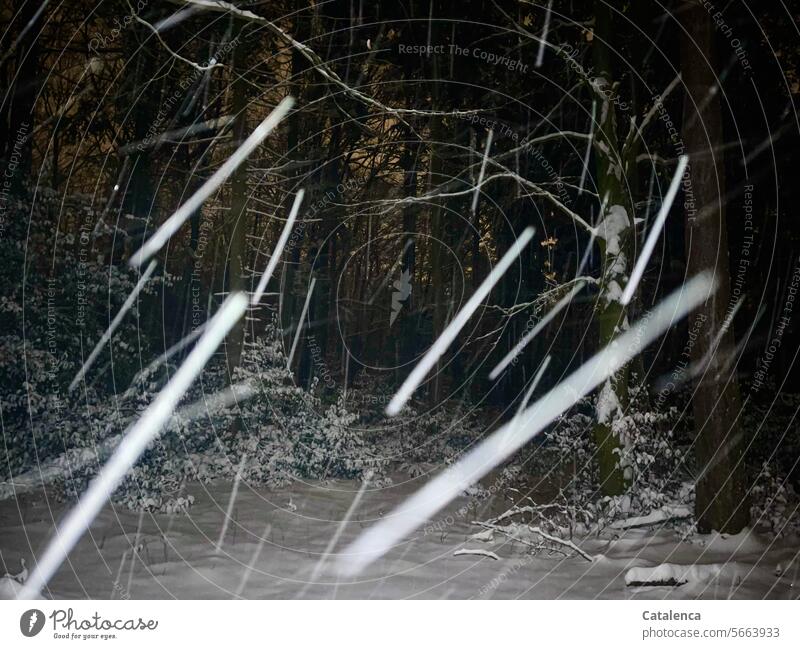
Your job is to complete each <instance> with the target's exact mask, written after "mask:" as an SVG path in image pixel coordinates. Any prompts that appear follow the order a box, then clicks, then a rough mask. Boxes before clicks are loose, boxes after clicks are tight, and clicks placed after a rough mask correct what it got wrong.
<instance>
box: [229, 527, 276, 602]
mask: <svg viewBox="0 0 800 649" xmlns="http://www.w3.org/2000/svg"><path fill="white" fill-rule="evenodd" d="M271 530H272V525H270V524H269V523H267V525H266V527H265V528H264V531H263V532H262V533H261V537H260V538H259V539H258V545H257V546H256V549H255V551H254V552H253V556H252V557H250V563H248V564H247V568H246V569H245V571H244V572H243V573H242V580H241V581H240V582H239V587H238V588H237V589H236V593H235V596H236V597H241V596H242V593H243V592H244V589H245V587H246V586H247V582H248V581H249V580H250V575H251V574H252V573H253V569H254V568H255V566H256V563H257V562H258V557H259V556H261V550H262V549H263V548H264V543H265V542H266V540H267V535H268V534H269V533H270V531H271Z"/></svg>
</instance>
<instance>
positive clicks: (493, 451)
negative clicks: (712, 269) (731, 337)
mask: <svg viewBox="0 0 800 649" xmlns="http://www.w3.org/2000/svg"><path fill="white" fill-rule="evenodd" d="M713 288H714V280H713V277H712V275H711V274H710V273H703V274H701V275H698V276H697V277H695V278H694V279H692V280H690V281H689V282H688V283H687V284H685V285H684V286H683V287H682V288H680V289H678V290H677V291H675V292H674V293H673V294H672V295H670V296H669V297H667V298H666V299H665V300H664V301H662V302H661V303H660V304H659V305H658V306H657V307H656V308H655V309H653V311H652V312H649V313H648V314H647V315H646V316H644V317H643V318H642V320H640V321H639V322H638V323H637V324H636V325H634V326H632V327H631V328H630V329H629V330H628V331H626V332H625V333H623V334H622V335H621V336H619V337H618V338H617V339H616V340H615V341H613V342H612V343H611V344H610V345H608V346H606V347H605V348H604V349H603V350H602V351H600V352H598V353H597V354H596V355H595V356H594V357H593V358H592V359H590V360H589V361H588V362H586V363H585V364H584V365H582V366H581V367H580V368H579V369H578V370H576V371H575V372H574V373H573V374H571V375H570V376H569V377H567V378H566V379H565V380H564V381H562V382H561V383H559V384H558V385H557V386H556V387H554V388H553V389H552V390H550V391H549V392H548V393H547V394H545V395H544V396H543V397H542V398H541V399H539V400H538V401H536V402H535V403H534V404H533V405H532V406H530V407H529V408H528V409H527V410H526V411H525V412H524V413H523V414H522V415H521V417H519V418H514V419H512V420H511V421H510V422H508V423H507V424H505V425H504V426H501V427H500V428H499V429H498V430H496V431H495V432H494V433H492V434H491V435H490V436H489V437H488V438H487V439H486V440H485V441H483V442H481V443H480V444H479V445H478V446H477V447H476V448H474V449H473V450H472V451H470V452H469V453H467V454H466V455H465V456H464V457H463V458H462V459H461V460H459V461H458V462H456V463H455V464H454V465H452V466H451V467H449V468H448V469H446V470H445V471H443V472H442V473H441V474H440V475H438V476H437V477H436V478H434V479H433V480H431V481H430V482H429V483H428V484H427V485H426V486H424V487H423V488H422V489H420V490H419V491H417V492H416V493H415V494H414V495H413V496H411V497H410V498H409V499H408V500H406V502H405V503H403V504H402V505H400V506H399V507H398V508H397V509H395V510H394V511H393V512H391V513H390V514H388V515H386V516H385V517H384V519H383V520H382V521H381V522H379V523H378V524H376V525H374V526H373V527H372V528H370V529H369V530H368V531H367V532H365V533H364V534H362V535H361V536H360V537H359V538H358V539H356V541H355V542H353V543H352V544H351V545H350V546H348V547H347V548H345V550H344V552H343V553H342V554H341V555H340V556H341V559H340V564H341V567H342V571H343V573H344V574H347V575H351V576H354V575H357V574H358V573H360V572H361V571H362V570H363V569H364V568H365V567H366V566H368V565H369V564H371V563H372V562H373V561H375V560H376V559H378V558H380V557H381V556H383V555H384V554H386V552H388V551H389V550H390V549H391V548H392V547H393V546H395V545H396V544H397V543H399V542H400V541H401V540H402V539H403V538H404V537H405V536H406V535H407V534H409V533H410V532H411V531H413V530H414V529H415V528H417V527H418V526H419V525H420V524H421V523H423V522H425V521H427V520H429V519H430V518H431V516H433V515H434V514H435V513H436V512H437V511H439V510H440V509H441V508H442V507H444V506H445V505H447V503H449V502H450V501H451V500H453V499H454V498H456V497H457V496H458V495H459V494H460V493H462V492H463V491H464V489H466V488H467V487H469V486H470V485H472V484H474V483H475V482H476V481H477V480H479V479H480V478H481V477H483V476H484V475H486V473H488V472H489V471H491V470H492V469H493V468H494V467H496V466H498V465H499V464H500V463H501V462H503V461H504V460H505V459H506V458H508V457H509V456H510V455H511V454H513V453H514V452H515V451H516V450H518V449H519V448H521V447H522V446H523V445H524V444H526V443H527V442H529V441H530V440H531V439H533V437H535V436H536V435H538V434H539V433H541V432H542V431H543V430H544V429H545V427H546V426H548V425H549V424H550V423H552V422H553V421H554V420H555V419H556V418H557V417H559V416H560V415H562V414H563V413H564V412H566V411H567V410H568V409H569V408H571V407H572V406H573V405H574V404H575V403H577V402H578V400H579V399H581V398H582V397H583V396H585V395H586V394H588V393H589V392H591V391H592V390H594V389H595V388H596V387H598V386H599V385H601V384H602V383H603V382H604V381H606V380H607V379H608V378H609V377H611V376H612V375H613V374H614V373H615V372H616V371H617V370H619V369H620V368H621V367H623V366H624V365H625V364H626V363H627V362H628V361H629V360H630V359H631V358H633V357H634V356H636V355H637V354H639V353H640V352H641V351H642V350H643V349H644V348H645V347H647V346H648V345H649V344H650V343H652V342H654V341H655V340H656V339H657V338H658V337H659V336H660V335H661V334H663V333H664V332H665V331H667V329H669V328H670V327H671V326H673V325H674V324H675V323H676V322H677V321H678V320H680V319H682V318H683V317H685V316H686V315H687V314H688V313H689V312H691V311H692V310H693V309H695V308H696V307H697V306H699V305H700V304H702V302H703V301H704V300H706V299H707V298H708V295H709V294H710V293H711V292H712V290H713Z"/></svg>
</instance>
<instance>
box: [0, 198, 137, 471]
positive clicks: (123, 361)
mask: <svg viewBox="0 0 800 649" xmlns="http://www.w3.org/2000/svg"><path fill="white" fill-rule="evenodd" d="M7 205H8V211H7V214H6V226H7V227H6V229H5V232H4V236H3V237H2V238H0V285H2V287H3V289H2V296H0V377H2V385H3V418H4V456H3V465H4V467H6V469H5V470H6V471H10V472H11V473H12V474H18V473H20V472H21V471H24V470H26V469H30V468H32V467H34V466H36V465H37V464H38V463H40V462H43V461H46V460H47V459H48V458H50V457H52V456H53V455H56V454H59V453H63V452H64V451H65V450H66V449H69V448H75V447H82V446H92V445H93V444H94V443H95V441H96V440H97V439H102V438H103V437H104V436H106V435H107V434H109V433H110V432H112V430H109V428H108V426H109V425H110V424H113V426H112V428H116V427H117V424H118V422H120V421H122V420H124V419H125V418H126V416H127V413H126V412H124V409H123V408H124V407H123V406H121V404H120V403H119V402H115V401H114V400H113V399H109V398H108V397H109V394H112V393H113V389H114V385H115V383H117V382H123V383H124V382H126V381H128V380H130V377H131V376H132V375H133V373H134V371H135V369H136V365H137V363H138V361H139V353H140V352H141V353H142V354H144V355H146V354H148V353H149V348H148V347H147V340H146V336H144V337H142V336H137V335H136V334H137V327H138V322H137V320H138V312H137V307H136V305H134V307H133V308H132V309H131V311H130V312H129V314H128V316H127V318H126V319H125V320H124V321H123V322H122V324H121V325H120V327H119V329H118V331H117V335H116V336H115V337H114V339H113V341H112V343H111V344H109V345H107V346H106V349H105V350H104V351H103V353H101V354H100V356H99V357H98V358H97V360H96V361H95V364H94V366H93V368H92V372H91V374H90V375H89V376H88V377H87V379H86V383H85V385H83V384H82V385H81V386H79V388H78V389H77V390H75V391H73V392H71V393H70V392H69V391H68V389H67V386H68V385H69V383H70V381H71V380H72V378H73V376H74V375H75V373H76V372H77V370H78V369H79V367H80V365H81V363H82V362H83V359H85V358H86V357H87V356H88V355H89V353H90V351H91V349H92V348H93V347H94V345H95V344H96V343H97V341H98V340H99V339H100V337H101V336H102V334H103V332H104V331H105V329H106V328H107V327H108V324H109V322H110V320H111V317H113V314H114V313H116V311H117V310H119V308H120V307H121V305H122V303H123V301H124V300H125V298H126V296H127V295H128V294H129V293H130V291H131V290H132V289H133V287H134V285H135V284H136V282H137V280H138V276H137V273H136V272H135V271H133V270H131V269H129V268H128V267H127V266H126V265H124V264H119V265H117V264H112V263H110V262H109V258H110V256H109V252H108V251H109V250H111V249H112V248H113V246H112V237H111V234H110V231H107V230H105V229H103V228H99V229H98V232H95V230H94V226H95V224H96V222H97V219H98V214H97V213H96V212H95V210H94V209H93V208H92V207H91V205H90V204H89V203H88V201H87V200H85V199H83V198H81V197H63V196H60V195H58V194H55V193H54V192H52V191H50V190H48V189H47V188H43V187H42V188H39V189H38V190H37V192H36V201H35V202H33V201H32V199H31V197H30V196H29V197H27V198H22V199H20V198H9V200H8V203H7ZM67 223H72V224H73V225H75V224H77V230H78V232H79V235H77V236H75V235H64V234H63V232H62V231H61V230H60V229H59V227H58V226H59V224H67ZM73 229H75V228H73ZM152 290H153V289H152V285H148V286H147V287H146V288H145V291H144V293H143V296H142V299H143V300H147V296H148V294H152ZM129 341H141V342H142V343H143V347H142V349H139V347H138V344H137V345H134V344H131V343H130V342H129ZM112 353H113V357H112ZM112 359H113V363H112Z"/></svg>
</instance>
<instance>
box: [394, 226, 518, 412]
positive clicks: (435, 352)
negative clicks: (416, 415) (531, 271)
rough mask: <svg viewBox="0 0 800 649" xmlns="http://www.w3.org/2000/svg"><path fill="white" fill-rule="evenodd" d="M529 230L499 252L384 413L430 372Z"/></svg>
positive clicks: (397, 405) (403, 401)
mask: <svg viewBox="0 0 800 649" xmlns="http://www.w3.org/2000/svg"><path fill="white" fill-rule="evenodd" d="M533 233H534V229H533V228H532V227H528V228H525V230H524V232H523V233H522V234H521V235H520V237H519V239H517V240H516V241H515V242H514V245H513V246H511V248H510V249H509V251H508V252H507V253H506V254H505V255H503V258H502V259H501V260H500V261H499V262H498V264H497V266H495V267H494V268H493V269H492V272H491V273H489V276H488V277H487V278H486V279H485V280H483V283H482V284H481V285H480V286H479V287H478V290H476V291H475V293H474V294H473V296H472V297H471V298H470V299H469V302H467V303H466V304H465V305H464V308H463V309H461V311H459V312H458V314H456V317H455V318H453V320H452V321H451V322H450V324H449V325H447V327H446V328H445V330H444V331H443V332H442V334H441V335H440V336H439V337H438V338H437V339H436V341H435V342H434V343H433V345H431V348H430V349H429V350H428V351H427V353H426V354H425V356H423V357H422V360H420V362H419V363H418V364H417V366H416V367H415V368H414V369H413V370H412V372H411V374H409V375H408V378H406V380H405V381H404V382H403V385H401V386H400V389H399V390H398V391H397V394H395V395H394V397H392V400H391V401H390V402H389V405H388V406H387V408H386V414H388V415H389V416H394V415H396V414H397V413H399V412H400V410H401V409H402V408H403V406H404V405H405V404H406V403H407V402H408V400H409V399H410V398H411V395H412V394H413V393H414V390H416V389H417V387H418V386H419V384H420V383H422V381H423V379H424V378H425V377H426V376H427V374H428V372H430V371H431V369H432V368H433V366H434V365H436V363H437V362H438V361H439V359H440V358H441V357H442V355H443V354H444V352H445V351H446V350H447V348H448V347H449V346H450V344H451V343H452V342H453V340H455V338H456V336H457V335H458V332H459V331H461V329H462V328H463V327H464V325H465V324H467V321H468V320H469V319H470V318H471V317H472V314H473V313H474V312H475V311H476V310H477V308H478V307H479V306H480V304H481V303H482V302H483V300H485V299H486V297H487V296H488V295H489V293H490V292H491V290H492V288H494V285H495V284H497V282H498V281H499V280H500V278H501V277H502V276H503V275H504V274H505V272H506V271H507V270H508V268H509V267H510V266H511V264H512V263H514V260H515V259H516V258H517V257H518V256H519V254H520V253H521V252H522V250H523V248H525V246H526V245H528V242H529V241H530V240H531V239H532V238H533Z"/></svg>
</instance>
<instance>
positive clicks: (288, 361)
mask: <svg viewBox="0 0 800 649" xmlns="http://www.w3.org/2000/svg"><path fill="white" fill-rule="evenodd" d="M316 283H317V278H316V277H312V278H311V284H310V285H309V287H308V293H306V301H305V302H304V303H303V311H302V312H301V313H300V321H299V322H298V323H297V330H296V331H295V332H294V340H293V341H292V349H291V350H290V351H289V358H287V359H286V369H287V370H289V371H290V372H291V370H292V359H293V358H294V353H295V351H297V344H298V343H299V342H300V334H301V333H302V332H303V323H304V322H305V320H306V314H308V305H309V304H310V303H311V294H312V293H313V292H314V284H316Z"/></svg>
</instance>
